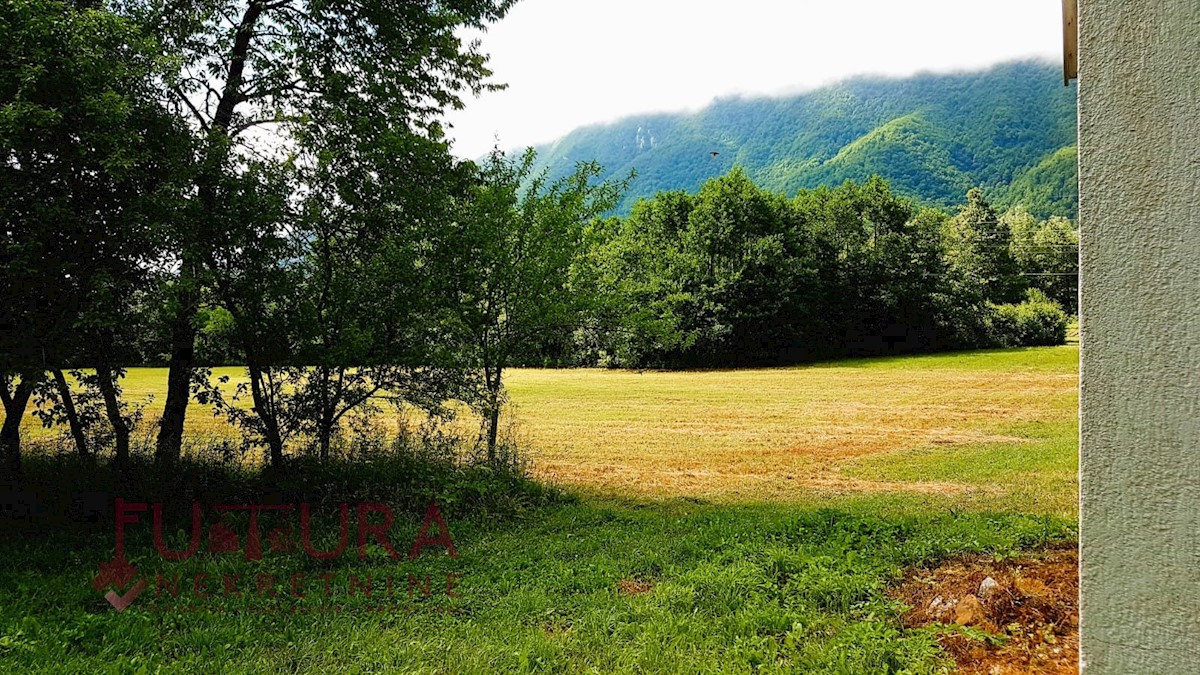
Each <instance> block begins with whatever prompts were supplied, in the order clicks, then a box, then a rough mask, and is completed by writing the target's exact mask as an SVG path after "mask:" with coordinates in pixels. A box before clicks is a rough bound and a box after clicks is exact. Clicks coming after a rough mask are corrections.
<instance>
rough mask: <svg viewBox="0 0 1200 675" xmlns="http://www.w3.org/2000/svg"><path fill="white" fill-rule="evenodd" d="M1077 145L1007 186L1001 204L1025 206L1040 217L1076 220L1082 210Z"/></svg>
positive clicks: (1045, 159) (1039, 163)
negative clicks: (1080, 206)
mask: <svg viewBox="0 0 1200 675" xmlns="http://www.w3.org/2000/svg"><path fill="white" fill-rule="evenodd" d="M1077 154H1078V153H1077V152H1076V149H1075V146H1074V145H1071V146H1068V147H1065V148H1061V149H1059V150H1058V151H1057V152H1055V153H1053V154H1051V155H1049V156H1047V157H1045V158H1043V159H1042V161H1040V162H1038V163H1037V165H1036V166H1034V167H1032V168H1031V169H1029V170H1028V171H1026V172H1025V173H1024V174H1021V175H1019V176H1017V177H1016V179H1015V180H1013V182H1012V183H1011V184H1010V185H1008V186H1007V187H1003V186H1001V187H1000V189H999V190H998V194H999V198H998V199H997V202H998V203H999V204H1001V205H1004V206H1012V207H1021V208H1024V209H1025V210H1027V211H1029V212H1030V213H1032V214H1033V215H1035V216H1037V217H1038V218H1050V217H1051V216H1060V217H1066V218H1075V217H1076V214H1077V213H1078V210H1079V172H1078V159H1077Z"/></svg>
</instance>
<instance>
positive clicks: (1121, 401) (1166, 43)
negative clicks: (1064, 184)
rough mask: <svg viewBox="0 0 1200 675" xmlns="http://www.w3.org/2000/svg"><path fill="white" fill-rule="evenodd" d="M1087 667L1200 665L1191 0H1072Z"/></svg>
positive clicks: (1199, 389)
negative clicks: (1075, 9)
mask: <svg viewBox="0 0 1200 675" xmlns="http://www.w3.org/2000/svg"><path fill="white" fill-rule="evenodd" d="M1079 4H1080V8H1079V9H1080V17H1079V55H1080V56H1079V58H1080V61H1079V68H1080V70H1079V163H1080V167H1079V168H1080V196H1079V206H1080V212H1079V218H1080V228H1081V242H1082V245H1081V252H1082V253H1081V270H1082V276H1081V303H1082V304H1081V311H1080V315H1081V321H1080V324H1081V325H1080V328H1081V341H1082V343H1081V344H1082V348H1083V352H1082V353H1083V356H1082V366H1081V367H1082V371H1081V372H1082V384H1081V387H1082V398H1081V421H1082V426H1081V429H1082V439H1081V450H1080V452H1081V471H1082V506H1081V508H1082V511H1081V530H1080V538H1081V547H1082V553H1083V558H1082V560H1083V569H1082V576H1083V578H1082V593H1083V599H1082V609H1081V618H1082V641H1083V645H1082V646H1083V662H1084V664H1085V666H1086V672H1087V673H1088V674H1089V675H1091V674H1093V673H1121V674H1126V673H1138V674H1141V673H1200V122H1198V120H1200V0H1079Z"/></svg>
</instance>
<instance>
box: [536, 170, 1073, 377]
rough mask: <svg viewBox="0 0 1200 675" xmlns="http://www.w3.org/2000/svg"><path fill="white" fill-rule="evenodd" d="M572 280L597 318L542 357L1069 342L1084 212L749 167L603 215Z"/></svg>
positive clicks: (621, 358) (692, 362) (630, 360)
mask: <svg viewBox="0 0 1200 675" xmlns="http://www.w3.org/2000/svg"><path fill="white" fill-rule="evenodd" d="M592 240H593V243H592V245H591V246H590V247H589V249H588V253H587V256H588V259H587V261H586V264H582V263H581V264H579V265H578V266H577V268H576V273H575V276H574V277H573V283H575V284H576V285H577V286H578V287H580V288H581V289H588V292H591V293H593V294H594V295H595V296H596V297H597V298H599V299H600V300H601V302H599V303H598V304H597V305H596V306H595V307H594V310H593V313H592V314H591V316H590V321H589V322H588V325H590V326H592V327H594V328H597V329H598V330H592V331H581V330H574V331H573V332H568V331H560V332H558V333H557V334H556V335H555V336H554V337H553V338H547V339H545V340H543V341H542V342H541V343H538V344H535V345H530V351H529V352H528V353H527V354H526V360H527V361H528V362H529V363H548V364H586V365H596V364H606V365H617V366H622V367H677V366H728V365H735V364H753V363H764V362H780V361H783V362H788V361H798V360H809V359H813V358H822V357H829V356H840V355H869V354H881V353H899V352H906V351H928V350H935V349H955V348H968V347H990V346H1006V345H1015V344H1057V343H1059V342H1061V341H1062V339H1063V338H1064V331H1065V322H1066V314H1065V313H1064V309H1065V311H1066V312H1074V311H1075V302H1076V301H1075V293H1076V291H1075V288H1076V286H1075V271H1076V256H1077V234H1076V232H1075V230H1074V228H1073V225H1072V224H1071V223H1070V221H1068V220H1066V219H1063V218H1051V219H1049V220H1046V221H1038V220H1036V219H1035V218H1033V217H1032V216H1030V215H1029V214H1028V213H1027V212H1025V211H1024V210H1022V209H1020V208H1017V209H1014V210H1012V211H1010V212H1008V213H1006V214H1004V215H1003V216H1000V215H998V214H997V213H996V212H995V211H994V210H993V209H992V207H991V206H990V205H989V204H988V203H987V202H986V201H985V199H984V197H983V194H982V192H981V191H979V190H977V189H976V190H971V191H970V192H969V194H968V195H967V204H966V205H965V206H964V207H963V208H962V209H960V212H959V213H958V214H957V215H955V216H953V217H951V216H949V215H948V214H946V213H944V212H942V211H940V210H937V209H932V208H920V207H918V206H916V205H914V204H913V203H912V202H910V201H909V200H906V199H904V198H901V197H898V196H896V195H895V194H893V193H892V191H891V190H890V189H889V187H888V185H887V183H886V182H885V181H883V180H881V179H879V178H873V179H871V180H868V181H867V182H866V183H864V184H861V185H858V184H854V183H846V184H844V185H842V186H840V187H836V188H818V189H815V190H802V191H800V192H799V193H798V194H797V195H796V196H795V197H794V198H792V199H787V198H785V197H783V196H781V195H777V194H772V193H770V192H767V191H765V190H763V189H761V188H759V187H757V186H756V185H755V184H754V183H753V182H751V181H750V180H749V179H748V178H747V177H746V175H745V174H744V173H743V172H742V171H740V170H738V169H734V170H733V171H732V172H731V173H729V174H727V175H725V176H723V177H721V178H717V179H713V180H710V181H708V182H707V183H706V184H705V185H704V186H703V187H702V188H701V190H700V191H699V192H698V193H697V194H694V195H692V194H686V193H683V192H664V193H660V194H658V195H657V196H656V197H655V198H653V199H650V200H644V201H642V202H640V203H638V204H637V206H635V208H634V209H633V211H632V213H631V215H630V216H629V217H628V218H624V219H619V218H610V219H607V220H603V221H599V222H597V223H596V224H595V225H594V226H593V231H592Z"/></svg>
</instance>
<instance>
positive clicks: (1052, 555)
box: [892, 547, 1079, 675]
mask: <svg viewBox="0 0 1200 675" xmlns="http://www.w3.org/2000/svg"><path fill="white" fill-rule="evenodd" d="M989 579H990V581H987V580H989ZM892 596H893V597H894V598H896V599H898V600H900V601H902V602H904V604H906V605H908V606H910V607H912V609H911V610H909V611H908V612H906V613H905V615H904V624H905V625H906V626H908V627H910V628H915V627H921V626H930V625H945V626H947V627H948V628H947V629H946V631H945V632H944V633H942V634H941V636H940V637H939V640H940V641H941V643H942V646H943V647H945V649H946V651H947V652H949V653H950V655H951V656H953V657H954V660H955V662H957V663H958V669H959V672H961V673H970V674H972V675H976V674H986V675H1016V674H1017V673H1036V674H1038V675H1043V674H1055V675H1057V674H1060V673H1078V672H1079V665H1078V664H1079V557H1078V552H1077V551H1076V549H1075V548H1073V547H1072V548H1053V549H1047V550H1044V551H1040V552H1037V553H1033V554H1030V555H1028V556H1026V557H1021V558H1017V559H1010V560H1003V561H999V562H998V561H996V560H995V559H994V558H992V557H990V556H970V557H965V558H958V559H955V560H952V561H949V562H947V563H945V564H942V565H940V566H938V567H937V568H935V569H913V570H910V571H909V572H907V573H906V574H905V577H904V580H903V582H902V583H901V584H900V585H899V586H898V587H897V588H896V589H895V590H894V591H893V592H892ZM983 632H986V633H987V634H988V635H987V636H984V635H983ZM979 638H984V639H979Z"/></svg>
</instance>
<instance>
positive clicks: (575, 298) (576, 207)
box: [446, 149, 622, 462]
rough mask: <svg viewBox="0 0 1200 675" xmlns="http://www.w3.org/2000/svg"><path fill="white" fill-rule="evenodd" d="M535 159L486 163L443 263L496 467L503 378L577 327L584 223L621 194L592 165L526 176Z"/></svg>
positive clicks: (497, 156) (496, 154) (496, 156)
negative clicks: (530, 346)
mask: <svg viewBox="0 0 1200 675" xmlns="http://www.w3.org/2000/svg"><path fill="white" fill-rule="evenodd" d="M535 157H536V155H535V153H534V152H533V150H532V149H529V150H527V151H526V152H525V153H524V154H523V155H522V156H521V157H520V158H510V157H507V156H505V155H504V154H503V153H501V152H500V151H499V150H496V151H493V152H492V154H491V155H490V156H489V157H488V158H487V159H486V160H485V161H484V162H483V164H482V165H481V166H480V167H479V170H478V174H477V177H476V180H477V185H476V186H475V188H474V190H473V191H472V193H471V194H470V196H469V197H468V199H466V200H465V202H464V203H463V205H462V208H461V211H460V213H459V219H458V222H457V226H458V230H457V232H456V234H455V235H454V237H455V239H454V246H453V247H451V249H450V252H452V254H453V255H451V256H448V257H447V258H446V262H447V263H449V266H448V268H447V270H446V272H447V274H450V275H452V277H451V278H453V279H454V280H455V288H456V290H457V292H458V295H459V301H460V305H461V307H462V310H461V311H462V313H461V315H460V316H459V317H458V318H457V321H456V322H455V323H456V328H457V331H458V333H459V334H460V335H462V336H463V337H464V339H465V341H466V349H468V350H469V353H470V355H471V362H472V363H473V364H474V365H476V366H477V367H478V368H479V370H480V374H481V376H482V389H483V401H482V404H481V410H482V413H483V417H484V421H485V422H484V426H485V433H486V439H487V451H488V460H489V461H490V462H496V461H498V457H497V455H496V447H497V441H498V438H497V436H498V429H499V420H500V409H501V406H502V404H503V387H504V380H503V378H504V371H505V369H506V368H508V367H509V366H510V365H511V360H512V357H513V355H514V354H515V353H517V351H518V350H519V348H520V346H521V345H522V344H523V343H524V342H526V341H528V340H531V339H533V338H535V337H536V336H537V335H539V334H541V333H543V332H545V331H547V330H551V329H554V328H558V327H562V326H576V325H578V324H579V323H580V321H581V310H582V308H583V307H584V305H585V303H586V298H585V296H584V294H583V292H582V289H579V288H578V287H577V286H572V284H571V283H570V282H571V270H572V266H573V265H574V264H575V263H577V262H578V261H579V260H580V258H581V256H582V254H583V253H584V243H585V241H586V240H585V236H584V235H585V229H586V226H587V224H588V222H589V221H591V220H592V219H593V218H595V217H597V216H599V215H600V214H602V213H604V212H606V211H608V210H610V209H612V208H613V206H614V205H615V204H616V202H617V199H618V198H619V195H620V192H621V190H622V185H621V184H618V183H615V182H611V181H610V182H604V183H598V182H596V181H595V178H596V176H598V175H599V174H600V172H601V169H600V167H599V165H597V164H595V163H590V164H587V163H585V164H580V165H579V166H578V167H577V168H576V170H575V172H574V173H573V174H571V175H570V176H568V177H566V178H563V179H561V180H558V181H556V182H554V183H548V182H547V179H546V176H545V174H544V173H543V174H540V175H531V174H530V172H531V168H532V166H533V163H534V160H535Z"/></svg>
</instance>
